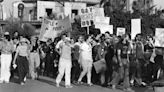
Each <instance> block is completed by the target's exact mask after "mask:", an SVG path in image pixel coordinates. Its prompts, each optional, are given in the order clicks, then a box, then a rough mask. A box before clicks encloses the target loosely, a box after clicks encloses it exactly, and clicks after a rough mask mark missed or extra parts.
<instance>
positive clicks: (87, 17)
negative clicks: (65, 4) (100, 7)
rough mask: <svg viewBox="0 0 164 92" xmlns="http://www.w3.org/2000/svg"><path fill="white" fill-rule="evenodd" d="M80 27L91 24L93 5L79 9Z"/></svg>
mask: <svg viewBox="0 0 164 92" xmlns="http://www.w3.org/2000/svg"><path fill="white" fill-rule="evenodd" d="M80 17H81V27H89V26H91V21H92V20H94V11H93V7H87V8H83V9H81V10H80Z"/></svg>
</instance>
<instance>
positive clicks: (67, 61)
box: [56, 37, 72, 88]
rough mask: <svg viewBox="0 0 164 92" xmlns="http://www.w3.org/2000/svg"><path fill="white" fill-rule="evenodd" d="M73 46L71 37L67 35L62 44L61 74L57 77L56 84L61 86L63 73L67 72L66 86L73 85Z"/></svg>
mask: <svg viewBox="0 0 164 92" xmlns="http://www.w3.org/2000/svg"><path fill="white" fill-rule="evenodd" d="M71 48H72V45H71V43H70V38H68V37H66V38H65V40H64V43H63V44H62V45H60V50H59V53H60V59H59V68H58V71H59V74H58V76H57V78H56V86H57V87H59V83H60V82H61V80H62V78H63V75H64V74H65V87H66V88H72V86H71V67H72V62H71V61H72V60H71Z"/></svg>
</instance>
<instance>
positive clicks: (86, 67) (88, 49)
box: [78, 36, 93, 86]
mask: <svg viewBox="0 0 164 92" xmlns="http://www.w3.org/2000/svg"><path fill="white" fill-rule="evenodd" d="M91 42H92V37H91V36H88V37H86V41H85V42H83V43H82V44H81V46H80V56H79V63H80V65H81V67H82V69H83V71H82V72H81V74H80V77H79V79H78V83H79V84H81V83H82V82H81V81H82V78H83V77H84V76H85V75H86V74H87V84H88V85H89V86H92V83H91V71H92V64H93V59H92V46H91Z"/></svg>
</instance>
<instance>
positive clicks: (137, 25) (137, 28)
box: [131, 19, 141, 39]
mask: <svg viewBox="0 0 164 92" xmlns="http://www.w3.org/2000/svg"><path fill="white" fill-rule="evenodd" d="M139 33H141V19H132V20H131V36H132V39H135V37H136V35H137V34H139Z"/></svg>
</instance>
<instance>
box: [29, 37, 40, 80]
mask: <svg viewBox="0 0 164 92" xmlns="http://www.w3.org/2000/svg"><path fill="white" fill-rule="evenodd" d="M38 47H39V46H38V43H37V39H36V37H32V38H31V47H30V49H31V51H30V60H29V71H30V72H29V73H30V76H31V78H32V79H33V80H34V79H37V78H38V70H39V66H40V56H39V48H38Z"/></svg>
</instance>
